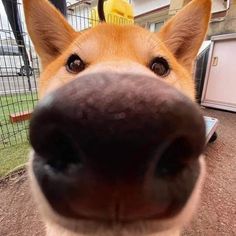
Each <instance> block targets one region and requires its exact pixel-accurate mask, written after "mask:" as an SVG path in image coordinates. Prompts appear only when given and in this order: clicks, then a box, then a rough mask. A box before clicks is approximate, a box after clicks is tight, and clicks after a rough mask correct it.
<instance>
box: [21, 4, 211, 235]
mask: <svg viewBox="0 0 236 236" xmlns="http://www.w3.org/2000/svg"><path fill="white" fill-rule="evenodd" d="M23 4H24V12H25V18H26V24H27V29H28V32H29V35H30V37H31V39H32V42H33V44H34V46H35V49H36V52H37V54H38V55H39V58H40V62H41V69H42V73H41V76H40V80H39V98H40V101H39V103H38V105H37V107H36V108H35V110H34V112H33V115H32V119H31V122H30V142H31V145H32V152H31V158H30V164H29V173H30V174H29V175H30V182H31V186H32V191H33V195H34V197H35V200H36V203H37V205H38V207H39V210H40V212H41V215H42V218H43V221H44V222H45V229H46V234H47V236H58V235H61V236H85V235H93V236H100V235H101V236H118V235H119V236H131V235H135V236H147V235H153V236H154V235H155V236H160V235H179V234H180V233H181V229H182V228H183V226H184V225H185V224H187V223H188V222H189V220H190V219H191V216H192V215H193V212H194V210H195V208H196V206H197V203H198V201H199V195H200V193H201V189H202V185H203V180H204V173H205V164H204V158H203V157H202V152H203V150H204V146H205V126H204V121H203V117H202V115H201V112H200V110H199V108H198V107H197V105H196V104H195V88H194V81H193V79H192V71H193V64H194V60H195V57H196V55H197V52H198V50H199V48H200V46H201V44H202V42H203V40H204V38H205V35H206V32H207V29H208V23H209V19H210V12H211V1H210V0H192V1H191V2H190V3H189V4H187V5H186V6H185V7H184V8H183V9H182V10H181V11H180V12H179V13H177V14H176V15H175V16H174V17H173V18H171V19H170V20H169V21H168V22H167V23H166V24H165V25H164V26H163V27H162V28H161V30H160V31H159V32H157V33H151V32H149V31H148V30H146V29H144V28H141V27H139V26H137V25H112V24H108V23H101V24H99V25H97V26H96V27H94V28H91V29H88V30H86V31H83V32H76V31H75V30H74V29H73V28H72V27H71V26H70V25H69V24H68V23H67V21H66V20H65V19H64V17H63V16H62V15H61V14H60V13H59V12H58V11H57V10H56V9H55V8H54V7H53V5H51V4H50V3H49V2H48V1H47V0H23Z"/></svg>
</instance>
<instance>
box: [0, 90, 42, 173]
mask: <svg viewBox="0 0 236 236" xmlns="http://www.w3.org/2000/svg"><path fill="white" fill-rule="evenodd" d="M36 103H37V94H36V93H25V94H15V95H7V96H0V177H3V176H4V175H6V174H7V173H9V172H10V171H11V170H13V169H15V168H17V167H18V166H20V165H22V164H25V163H26V162H27V160H28V152H29V144H28V126H29V121H23V122H19V123H14V124H12V123H11V122H10V114H13V113H18V112H25V111H32V110H33V108H34V106H35V104H36Z"/></svg>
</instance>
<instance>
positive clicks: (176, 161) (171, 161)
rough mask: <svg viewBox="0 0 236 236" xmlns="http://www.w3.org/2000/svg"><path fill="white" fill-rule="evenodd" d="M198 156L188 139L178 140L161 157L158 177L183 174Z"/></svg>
mask: <svg viewBox="0 0 236 236" xmlns="http://www.w3.org/2000/svg"><path fill="white" fill-rule="evenodd" d="M196 155H197V154H196V153H194V148H193V145H191V144H190V142H189V140H188V138H186V137H179V138H176V139H175V140H174V141H172V142H171V144H170V145H169V146H168V147H167V148H166V149H165V151H164V152H163V154H162V155H161V158H160V159H159V161H158V163H157V166H156V169H155V174H156V176H158V177H174V176H176V175H177V174H179V173H181V172H182V170H183V169H184V168H185V167H187V166H188V164H189V163H191V161H193V160H195V159H196Z"/></svg>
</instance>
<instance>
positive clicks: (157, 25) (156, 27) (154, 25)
mask: <svg viewBox="0 0 236 236" xmlns="http://www.w3.org/2000/svg"><path fill="white" fill-rule="evenodd" d="M163 25H164V21H160V22H155V23H151V24H150V31H151V32H158V31H159V30H160V29H161V27H162V26H163Z"/></svg>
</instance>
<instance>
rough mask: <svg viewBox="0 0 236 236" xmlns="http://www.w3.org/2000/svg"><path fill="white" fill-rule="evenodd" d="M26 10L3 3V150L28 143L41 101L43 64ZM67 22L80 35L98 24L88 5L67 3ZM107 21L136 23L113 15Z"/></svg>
mask: <svg viewBox="0 0 236 236" xmlns="http://www.w3.org/2000/svg"><path fill="white" fill-rule="evenodd" d="M22 8H23V7H22V0H0V149H2V148H4V147H8V146H11V145H14V144H19V143H22V142H26V141H27V140H28V125H29V118H30V115H31V113H32V110H33V109H34V107H35V105H36V103H37V100H38V96H37V78H38V77H39V74H40V70H39V62H38V58H37V56H36V53H35V51H34V48H33V45H32V42H31V41H30V38H29V36H28V34H27V31H26V26H25V20H24V14H23V9H22ZM7 11H10V14H9V12H8V14H6V12H7ZM67 18H68V21H69V22H70V24H71V25H72V26H73V27H74V28H75V29H76V30H78V31H83V30H84V29H87V28H90V27H92V26H95V25H96V24H98V19H97V13H96V11H95V9H94V8H91V6H90V5H89V4H86V1H81V4H80V3H78V4H76V5H70V3H67ZM107 21H108V22H113V23H116V24H129V23H133V22H132V21H129V20H128V21H127V20H124V19H123V18H120V17H114V16H111V15H108V16H107Z"/></svg>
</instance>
